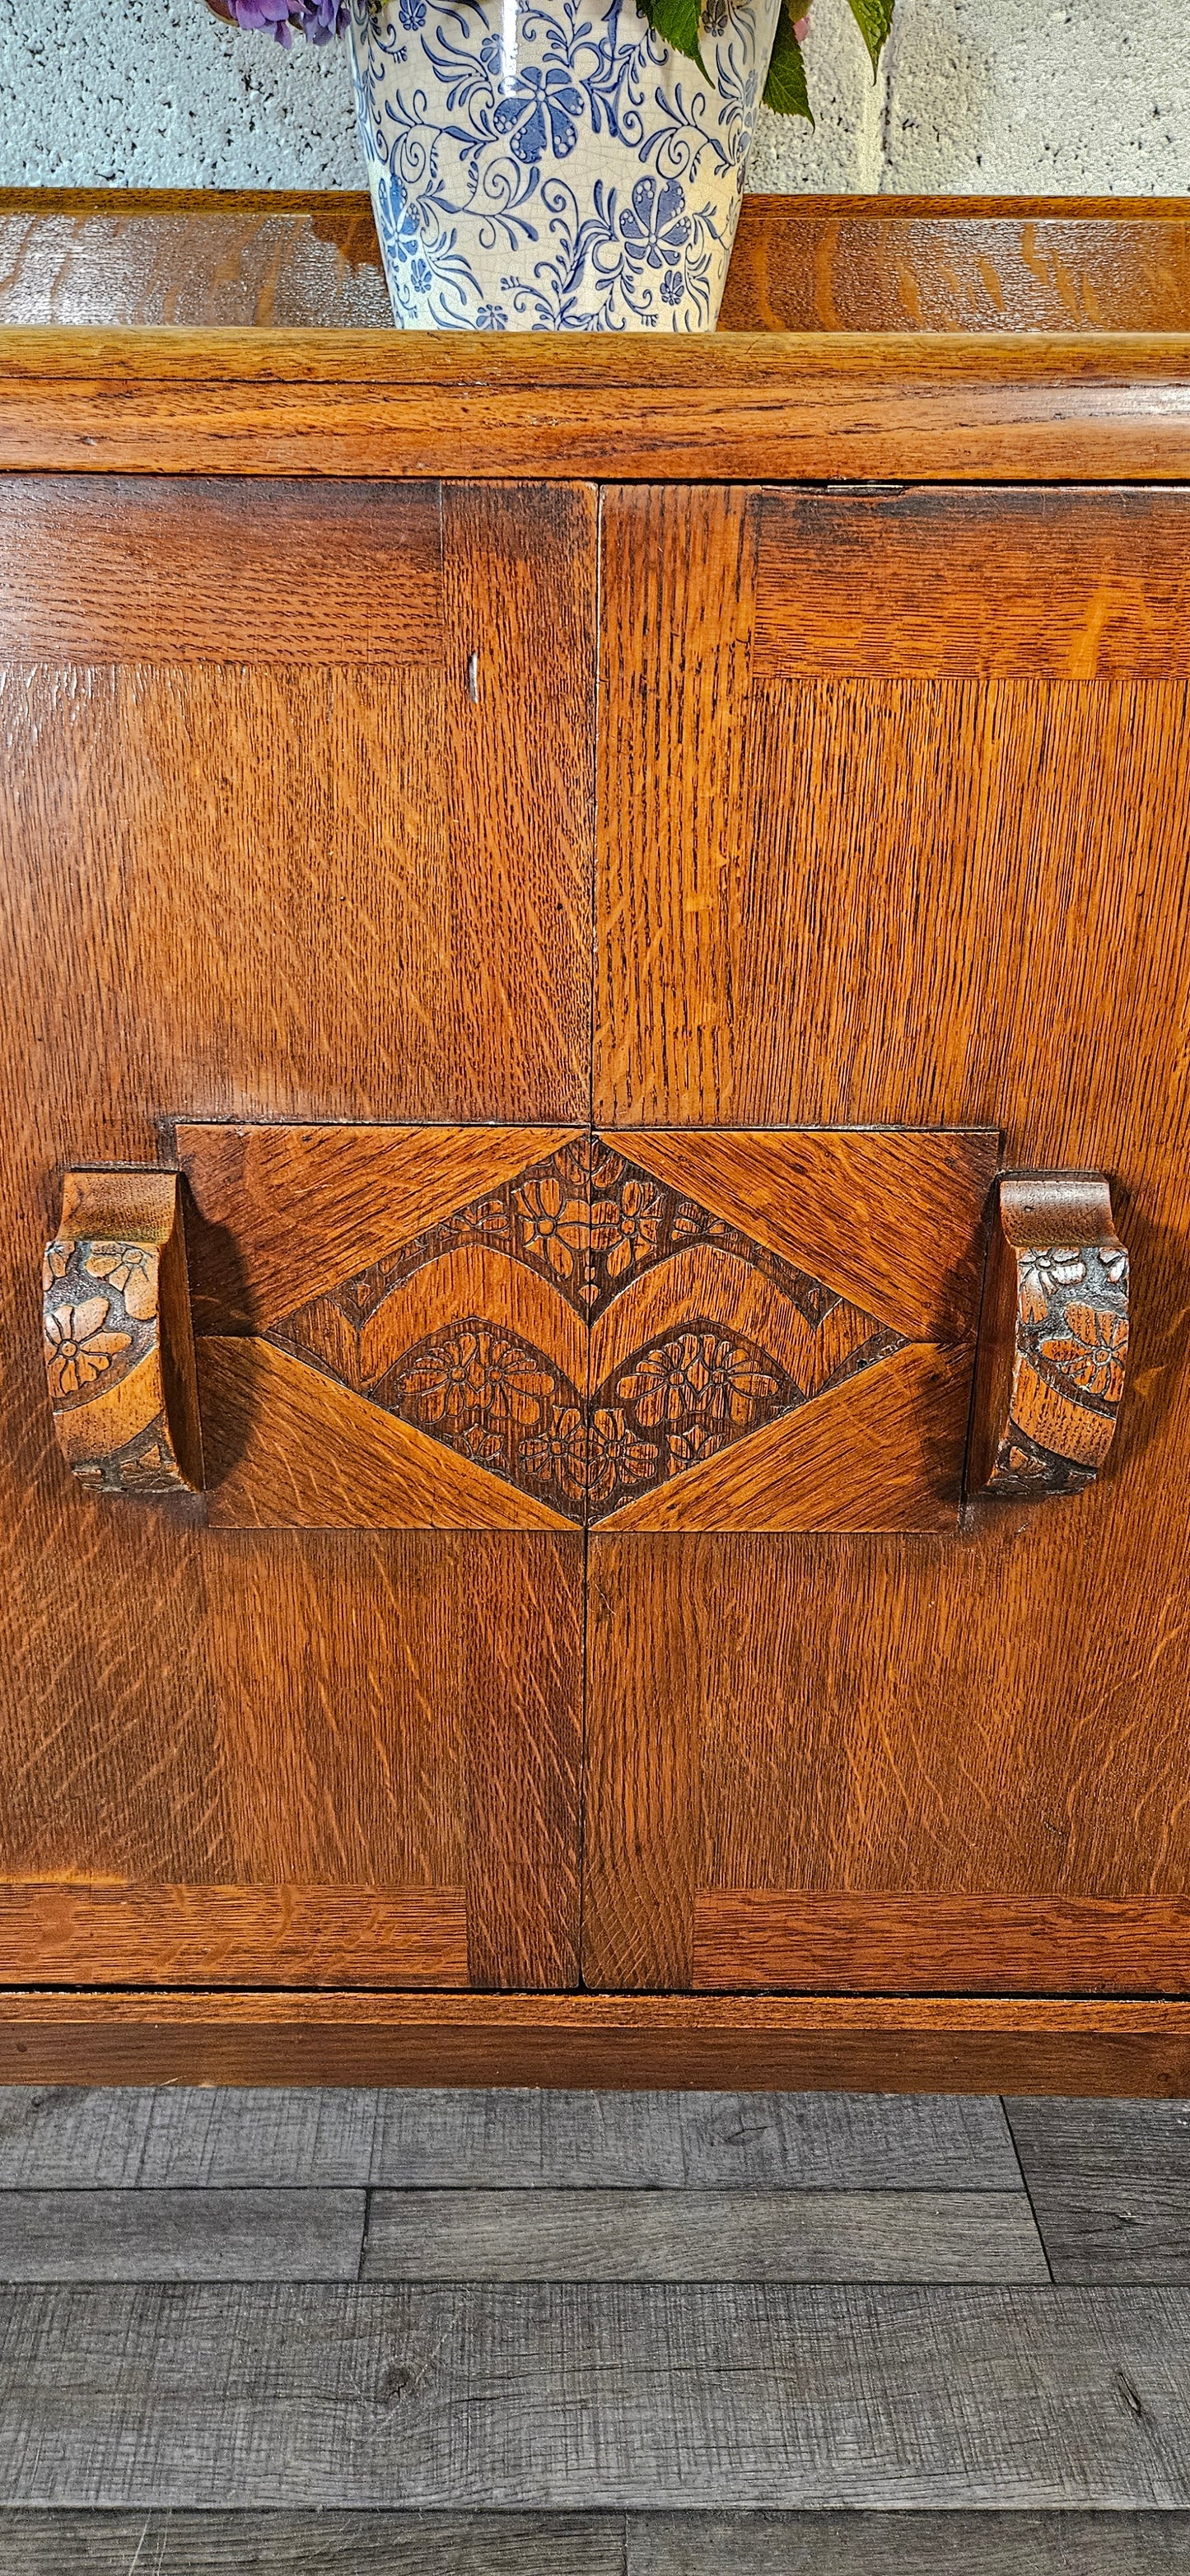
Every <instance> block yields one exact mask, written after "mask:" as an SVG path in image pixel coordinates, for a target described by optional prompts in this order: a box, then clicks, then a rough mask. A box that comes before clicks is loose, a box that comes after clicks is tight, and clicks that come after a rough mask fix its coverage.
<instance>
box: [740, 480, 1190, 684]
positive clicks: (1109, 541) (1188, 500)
mask: <svg viewBox="0 0 1190 2576" xmlns="http://www.w3.org/2000/svg"><path fill="white" fill-rule="evenodd" d="M760 530H761V532H760V548H759V556H758V560H757V570H756V626H755V632H754V638H753V647H752V669H753V672H754V674H755V675H756V677H757V678H760V679H773V678H779V677H786V678H790V679H821V678H822V677H823V676H824V675H825V674H827V673H830V672H837V673H839V674H840V675H841V676H842V675H846V676H850V677H855V676H857V675H863V676H870V677H873V678H876V677H890V678H897V677H910V676H912V677H916V678H922V679H930V680H944V679H967V678H988V679H992V678H995V679H1031V678H1043V677H1044V678H1049V679H1056V680H1061V679H1067V680H1093V679H1117V678H1134V679H1151V680H1169V679H1175V678H1183V679H1184V678H1185V677H1186V675H1187V673H1188V672H1190V545H1188V539H1190V493H1183V492H1176V491H1171V492H1128V491H1119V490H1104V491H1099V492H1095V491H1087V492H1068V491H1067V492H1046V491H1029V490H1018V491H999V492H991V491H984V492H979V491H951V492H947V491H931V490H930V489H928V488H918V489H917V490H913V489H910V490H908V491H904V492H896V493H885V492H879V493H875V492H874V493H855V492H851V493H846V492H790V491H786V492H769V493H766V495H765V498H764V502H763V507H762V512H761V522H760Z"/></svg>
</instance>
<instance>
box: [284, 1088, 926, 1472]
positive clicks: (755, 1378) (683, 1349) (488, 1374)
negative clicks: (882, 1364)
mask: <svg viewBox="0 0 1190 2576" xmlns="http://www.w3.org/2000/svg"><path fill="white" fill-rule="evenodd" d="M517 1272H519V1273H521V1274H523V1276H522V1277H521V1279H520V1280H517V1279H516V1277H515V1273H517ZM510 1273H512V1274H514V1275H513V1276H512V1277H511V1278H510ZM485 1289H486V1292H487V1293H486V1296H485V1293H484V1291H485ZM444 1290H445V1294H443V1291H444ZM468 1292H471V1293H470V1294H469V1293H468ZM621 1314H622V1315H623V1318H624V1320H625V1321H627V1323H628V1330H627V1333H625V1331H624V1330H623V1329H620V1330H619V1331H618V1332H617V1330H616V1329H615V1328H616V1326H617V1325H620V1323H621ZM633 1317H635V1318H636V1319H638V1324H639V1337H637V1336H636V1335H634V1333H633V1330H632V1319H633ZM419 1327H420V1328H421V1329H419ZM609 1327H610V1329H609ZM269 1338H270V1339H271V1340H272V1341H273V1342H274V1343H275V1344H276V1345H277V1346H278V1347H279V1348H280V1349H282V1350H285V1351H287V1352H289V1353H291V1354H293V1355H294V1356H296V1357H300V1358H302V1359H305V1360H313V1361H314V1362H315V1363H316V1364H317V1365H318V1366H319V1367H321V1368H324V1369H327V1370H329V1371H330V1372H331V1373H332V1374H334V1375H335V1376H337V1377H339V1378H340V1379H341V1380H342V1382H343V1384H344V1385H346V1386H349V1387H350V1388H352V1389H353V1391H354V1392H355V1393H357V1394H360V1395H363V1396H365V1397H366V1398H367V1400H368V1401H369V1402H370V1403H372V1404H375V1405H377V1406H379V1407H381V1408H382V1409H383V1410H384V1411H385V1412H388V1413H390V1414H393V1415H395V1416H397V1417H398V1418H399V1419H400V1420H402V1421H403V1422H406V1423H408V1424H409V1425H410V1426H411V1427H412V1428H413V1429H415V1430H417V1431H419V1432H421V1433H423V1434H424V1435H426V1436H427V1437H428V1438H429V1439H431V1440H434V1441H438V1442H440V1443H441V1444H442V1445H443V1446H444V1447H446V1448H448V1449H451V1450H453V1451H455V1452H456V1453H457V1454H458V1455H460V1456H462V1457H464V1458H466V1459H467V1460H469V1461H470V1462H471V1464H472V1465H474V1466H477V1467H480V1468H482V1469H483V1470H484V1471H485V1473H487V1474H489V1475H492V1476H496V1477H499V1478H500V1479H501V1480H502V1481H504V1482H506V1483H508V1484H511V1485H513V1486H515V1487H516V1488H517V1489H518V1491H520V1492H523V1493H525V1494H528V1495H532V1496H533V1497H535V1498H536V1499H537V1500H539V1501H541V1502H544V1503H547V1504H549V1505H550V1506H551V1507H552V1509H553V1510H554V1511H555V1512H557V1513H558V1514H559V1515H560V1516H561V1517H563V1518H564V1519H568V1520H573V1521H576V1522H580V1523H581V1522H584V1521H591V1520H597V1519H600V1518H602V1517H603V1516H604V1515H605V1514H606V1513H608V1512H610V1511H612V1510H614V1509H615V1508H616V1507H617V1505H619V1504H621V1503H624V1502H626V1501H628V1500H629V1499H631V1498H632V1497H633V1496H636V1495H641V1494H644V1493H647V1492H648V1491H649V1490H650V1489H651V1488H654V1487H656V1486H659V1485H662V1484H665V1483H666V1482H667V1481H668V1480H669V1479H670V1478H672V1477H674V1476H677V1475H680V1474H681V1473H682V1472H683V1471H684V1470H686V1469H688V1468H690V1467H693V1466H695V1465H701V1464H703V1463H705V1462H706V1461H707V1460H709V1459H711V1458H713V1457H714V1456H715V1455H716V1454H717V1453H718V1452H719V1451H721V1450H724V1449H727V1448H729V1447H731V1446H732V1445H733V1444H734V1443H735V1442H737V1441H740V1440H745V1439H746V1438H747V1437H748V1435H749V1433H750V1432H753V1431H755V1430H757V1429H759V1428H760V1427H762V1426H763V1425H765V1424H767V1423H771V1422H773V1421H775V1420H776V1419H777V1418H778V1417H779V1416H780V1415H783V1414H787V1413H792V1412H793V1411H794V1410H795V1409H796V1408H797V1407H798V1406H799V1405H804V1404H808V1403H810V1402H811V1401H812V1400H813V1399H814V1398H815V1397H816V1396H819V1395H821V1394H822V1393H824V1392H825V1391H826V1390H827V1389H828V1388H831V1387H835V1386H838V1385H840V1384H841V1383H842V1382H843V1381H844V1380H845V1379H847V1378H849V1377H852V1376H854V1375H855V1374H856V1373H857V1372H858V1371H859V1370H861V1369H863V1368H866V1367H868V1366H870V1365H871V1363H872V1362H873V1361H874V1360H878V1359H882V1358H885V1357H887V1356H888V1355H889V1353H891V1352H893V1351H895V1350H899V1349H900V1348H901V1347H902V1344H903V1337H902V1336H901V1335H900V1334H898V1333H896V1332H893V1331H891V1330H890V1329H889V1328H888V1327H887V1326H884V1325H882V1324H880V1323H879V1322H878V1321H877V1320H876V1318H875V1317H873V1316H872V1315H870V1314H867V1313H865V1312H864V1311H863V1310H862V1309H861V1308H860V1307H859V1306H857V1305H854V1304H852V1303H850V1302H849V1301H848V1300H847V1299H846V1298H845V1297H843V1296H841V1295H840V1294H839V1293H838V1292H837V1291H835V1290H834V1289H832V1288H831V1287H829V1286H828V1285H826V1283H825V1282H824V1281H822V1280H821V1279H818V1278H814V1277H812V1276H811V1275H810V1274H809V1273H808V1272H806V1271H804V1270H801V1269H799V1268H797V1267H796V1266H795V1264H794V1263H793V1262H791V1261H789V1260H786V1259H784V1258H783V1257H782V1256H781V1255H780V1254H779V1253H777V1252H774V1251H772V1250H771V1249H768V1248H767V1247H766V1246H765V1245H763V1244H761V1243H757V1242H754V1241H753V1240H752V1239H751V1238H750V1237H749V1236H748V1235H747V1234H746V1233H744V1232H743V1231H742V1230H741V1229H740V1228H739V1227H738V1226H735V1225H732V1224H730V1223H728V1222H727V1221H726V1219H724V1218H722V1217H719V1216H716V1215H714V1214H713V1213H712V1212H711V1211H710V1210H708V1209H707V1208H704V1207H701V1206H700V1205H699V1204H698V1202H697V1201H696V1200H695V1199H693V1198H691V1197H689V1196H686V1195H684V1194H683V1193H682V1192H680V1191H679V1190H677V1189H675V1188H673V1187H671V1186H669V1185H667V1184H666V1183H665V1182H664V1181H661V1180H658V1179H657V1178H656V1177H655V1176H654V1175H653V1174H651V1173H650V1172H648V1171H646V1170H644V1169H642V1168H641V1167H639V1166H638V1165H637V1164H635V1163H634V1162H633V1161H632V1160H631V1158H630V1156H629V1155H627V1154H625V1153H622V1152H620V1151H619V1150H618V1149H617V1147H616V1146H614V1145H612V1144H609V1143H608V1142H607V1141H606V1140H605V1139H603V1138H601V1137H599V1136H582V1137H575V1138H574V1139H573V1140H572V1141H570V1142H568V1143H567V1144H565V1145H563V1146H562V1147H561V1148H560V1149H559V1150H557V1151H555V1152H554V1153H551V1154H549V1155H547V1156H545V1157H544V1158H543V1159H541V1160H539V1161H537V1162H535V1163H531V1164H529V1165H528V1166H527V1168H526V1169H525V1170H523V1171H521V1172H519V1173H517V1174H516V1175H515V1176H513V1177H512V1178H510V1179H509V1180H507V1181H506V1182H504V1183H502V1184H501V1186H500V1187H499V1188H497V1189H495V1190H492V1191H489V1192H486V1193H485V1194H484V1195H483V1196H482V1197H478V1198H473V1199H470V1200H468V1201H467V1202H466V1204H465V1205H463V1206H461V1207H459V1208H457V1209H454V1210H452V1211H451V1213H450V1214H449V1216H447V1217H445V1218H444V1219H442V1220H441V1221H440V1222H438V1223H437V1224H434V1225H432V1226H429V1227H427V1228H425V1229H424V1230H423V1231H422V1232H420V1233H419V1234H416V1235H414V1236H413V1237H412V1238H411V1239H410V1240H408V1241H406V1242H404V1243H401V1244H400V1245H398V1246H397V1247H396V1248H395V1249H394V1250H393V1251H392V1252H390V1253H386V1254H385V1255H384V1257H383V1258H382V1259H380V1260H378V1261H373V1262H371V1263H369V1264H368V1265H367V1267H366V1268H364V1269H361V1270H358V1271H355V1272H353V1273H352V1274H351V1275H350V1276H349V1277H347V1278H344V1279H342V1280H340V1281H338V1282H336V1284H335V1285H334V1286H333V1287H332V1288H330V1289H329V1290H324V1291H323V1292H321V1293H320V1294H319V1295H318V1296H317V1297H315V1298H312V1299H309V1300H307V1301H306V1303H305V1304H303V1305H301V1306H299V1307H297V1308H296V1309H295V1310H294V1311H293V1312H291V1313H289V1314H285V1315H282V1316H280V1317H279V1318H278V1319H277V1321H276V1322H275V1323H274V1324H273V1325H272V1327H271V1330H270V1334H269ZM617 1344H618V1345H619V1347H617Z"/></svg>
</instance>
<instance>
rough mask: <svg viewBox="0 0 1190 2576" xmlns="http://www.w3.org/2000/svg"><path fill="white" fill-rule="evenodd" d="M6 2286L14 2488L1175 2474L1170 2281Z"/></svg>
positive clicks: (672, 2500) (470, 2500)
mask: <svg viewBox="0 0 1190 2576" xmlns="http://www.w3.org/2000/svg"><path fill="white" fill-rule="evenodd" d="M3 2305H4V2316H3V2331H2V2341H0V2358H2V2361H3V2367H4V2371H5V2377H6V2381H7V2383H8V2385H9V2386H10V2387H11V2389H12V2397H11V2399H10V2401H9V2419H8V2434H9V2450H8V2459H9V2468H8V2485H9V2497H10V2501H11V2502H12V2503H13V2504H18V2503H28V2504H42V2505H46V2504H54V2503H70V2504H73V2505H76V2506H81V2505H85V2504H90V2505H97V2506H117V2505H130V2504H139V2505H141V2506H142V2507H145V2508H148V2507H149V2506H151V2505H154V2504H163V2503H166V2502H169V2503H172V2504H176V2505H179V2506H194V2505H195V2504H197V2503H198V2502H199V2501H200V2499H202V2498H204V2497H209V2495H210V2494H211V2492H212V2488H213V2484H214V2481H215V2480H216V2479H217V2480H218V2490H219V2493H220V2494H221V2495H222V2497H223V2499H224V2501H225V2504H226V2505H227V2506H245V2507H247V2506H253V2505H255V2506H259V2505H261V2504H263V2503H265V2502H266V2501H268V2500H269V2499H271V2498H275V2496H276V2494H277V2492H278V2489H279V2488H280V2487H282V2486H283V2487H284V2490H285V2492H286V2495H287V2498H288V2501H289V2504H290V2508H291V2509H292V2508H294V2507H298V2506H314V2505H319V2504H321V2505H324V2506H333V2505H343V2504H345V2503H347V2502H350V2503H351V2504H352V2505H354V2506H357V2507H361V2508H362V2507H368V2506H379V2505H384V2504H389V2505H392V2504H398V2503H399V2504H404V2505H420V2506H423V2507H426V2508H435V2507H443V2506H449V2507H450V2508H451V2509H452V2510H454V2511H458V2510H459V2508H460V2507H461V2506H463V2505H465V2504H471V2505H480V2506H482V2505H487V2506H497V2507H498V2506H500V2505H506V2506H509V2507H513V2508H515V2509H521V2510H523V2509H524V2508H525V2506H526V2505H529V2504H533V2505H537V2506H539V2507H542V2508H546V2509H549V2508H560V2507H563V2506H565V2507H567V2508H568V2509H569V2510H572V2511H573V2510H575V2509H576V2508H578V2507H583V2506H587V2507H590V2506H603V2507H607V2506H628V2507H631V2506H633V2505H637V2504H641V2503H646V2502H647V2503H648V2504H650V2505H652V2506H655V2507H665V2506H668V2507H671V2508H674V2509H679V2510H683V2511H690V2510H691V2509H693V2508H697V2507H699V2506H702V2507H704V2508H705V2507H706V2506H708V2505H714V2506H716V2507H718V2508H719V2509H723V2508H724V2507H729V2506H733V2505H736V2506H743V2505H747V2506H749V2507H753V2508H756V2507H780V2506H784V2507H786V2508H788V2507H792V2506H822V2505H825V2504H827V2503H833V2504H834V2505H836V2506H837V2505H840V2504H842V2505H850V2506H852V2507H859V2508H862V2507H863V2506H864V2505H865V2504H871V2503H877V2502H879V2503H880V2504H882V2505H883V2506H884V2507H885V2508H886V2509H887V2508H889V2507H890V2506H897V2505H899V2506H901V2507H902V2508H904V2509H909V2508H914V2507H916V2508H918V2509H921V2508H924V2507H926V2506H929V2507H930V2508H932V2509H934V2510H939V2509H943V2510H944V2509H945V2507H946V2506H947V2505H948V2504H949V2505H951V2506H954V2507H959V2506H966V2507H967V2508H968V2509H970V2508H971V2507H972V2506H974V2505H978V2504H986V2505H992V2506H996V2507H998V2508H1000V2509H1004V2508H1006V2507H1016V2508H1018V2509H1021V2510H1026V2509H1032V2510H1044V2509H1047V2508H1048V2509H1051V2510H1052V2509H1053V2508H1054V2507H1056V2506H1058V2505H1063V2506H1067V2507H1072V2508H1075V2509H1083V2510H1088V2509H1091V2508H1094V2507H1099V2508H1101V2509H1104V2510H1113V2509H1114V2510H1119V2509H1121V2508H1122V2507H1134V2508H1135V2507H1139V2508H1148V2509H1151V2510H1158V2511H1160V2510H1170V2509H1175V2508H1176V2509H1184V2508H1185V2505H1186V2502H1187V2497H1188V2496H1190V2471H1188V2468H1187V2458H1188V2447H1187V2446H1188V2441H1190V2392H1188V2391H1187V2385H1186V2373H1185V2339H1186V2334H1187V2330H1188V2326H1190V2296H1188V2294H1187V2293H1186V2292H1185V2291H1179V2290H1172V2289H1171V2290H1148V2289H1134V2290H1131V2291H1126V2290H1115V2291H1111V2292H1104V2291H1095V2290H1077V2289H1062V2290H1053V2289H1044V2288H1001V2289H995V2288H987V2289H984V2288H973V2287H957V2286H956V2287H954V2288H952V2289H951V2290H950V2292H949V2293H948V2295H947V2298H946V2301H945V2304H943V2303H942V2302H941V2300H940V2299H939V2296H938V2293H937V2292H936V2291H932V2290H929V2289H905V2288H868V2287H858V2288H850V2289H849V2288H845V2287H838V2288H835V2287H828V2286H817V2285H812V2284H806V2285H794V2286H790V2287H786V2286H783V2285H763V2286H753V2285H743V2284H741V2285H735V2284H723V2285H720V2286H715V2287H706V2288H696V2287H689V2286H686V2285H682V2286H675V2285H674V2284H671V2283H664V2284H660V2285H658V2286H657V2287H653V2286H641V2285H623V2286H603V2285H596V2286H588V2285H586V2284H581V2285H578V2284H564V2285H558V2286H553V2285H548V2284H543V2285H540V2286H532V2287H519V2286H496V2285H489V2284H486V2283H479V2284H475V2285H473V2286H471V2287H468V2288H465V2289H464V2288H431V2287H414V2286H408V2287H399V2286H395V2285H394V2286H380V2285H375V2286H372V2285H365V2286H364V2287H362V2288H359V2289H353V2290H348V2289H344V2288H341V2287H333V2288H331V2287H322V2286H320V2285H318V2284H312V2285H292V2284H287V2283H282V2284H277V2285H274V2286H272V2287H269V2286H262V2287H260V2288H255V2287H230V2286H229V2287H224V2286H218V2285H209V2286H208V2285H199V2286H191V2285H182V2286H169V2287H163V2288H148V2287H142V2288H127V2289H115V2288H111V2287H109V2288H100V2289H85V2288H81V2287H74V2288H62V2289H50V2288H24V2289H21V2290H19V2291H13V2292H10V2293H9V2295H8V2297H7V2298H6V2300H5V2301H4V2303H3ZM560 2352H564V2353H565V2354H567V2355H568V2356H569V2357H570V2363H569V2369H568V2372H567V2374H566V2377H565V2379H564V2380H563V2381H562V2383H561V2385H560V2383H559V2374H558V2355H559V2353H560ZM229 2353H234V2355H235V2366H234V2373H233V2374H232V2375H231V2377H230V2379H229V2371H228V2355H229ZM990 2387H991V2388H994V2389H995V2391H996V2403H995V2404H994V2405H992V2404H989V2403H988V2402H987V2391H988V2389H989V2388H990ZM133 2391H135V2404H136V2436H135V2439H134V2440H130V2439H129V2438H128V2435H127V2432H126V2430H125V2425H126V2421H127V2415H126V2410H127V2408H128V2406H129V2401H130V2397H131V2396H132V2392H133ZM791 2391H795V2392H796V2398H797V2402H796V2403H795V2402H792V2400H791Z"/></svg>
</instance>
